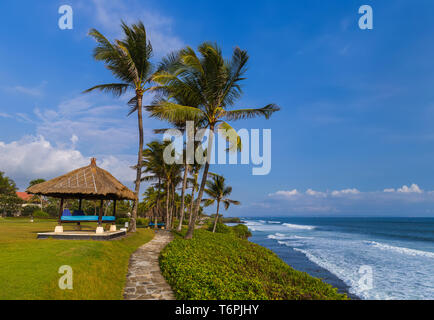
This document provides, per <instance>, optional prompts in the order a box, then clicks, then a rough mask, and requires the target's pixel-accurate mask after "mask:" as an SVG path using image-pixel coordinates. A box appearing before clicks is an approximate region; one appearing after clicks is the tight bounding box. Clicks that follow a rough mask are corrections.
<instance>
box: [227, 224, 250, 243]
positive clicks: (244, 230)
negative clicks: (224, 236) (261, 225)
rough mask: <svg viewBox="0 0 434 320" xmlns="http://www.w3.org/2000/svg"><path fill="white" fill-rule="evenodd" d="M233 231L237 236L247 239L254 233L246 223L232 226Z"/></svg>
mask: <svg viewBox="0 0 434 320" xmlns="http://www.w3.org/2000/svg"><path fill="white" fill-rule="evenodd" d="M232 231H233V232H234V234H235V236H237V237H238V238H240V239H244V240H247V239H248V238H250V237H251V236H252V233H251V232H250V231H249V228H248V227H247V226H246V225H244V224H239V225H236V226H234V227H232Z"/></svg>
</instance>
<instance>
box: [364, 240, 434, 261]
mask: <svg viewBox="0 0 434 320" xmlns="http://www.w3.org/2000/svg"><path fill="white" fill-rule="evenodd" d="M365 243H367V244H369V245H372V246H374V247H375V248H378V249H381V250H389V251H394V252H397V253H402V254H407V255H410V256H420V257H427V258H434V252H429V251H422V250H416V249H410V248H404V247H395V246H391V245H388V244H385V243H380V242H376V241H366V242H365Z"/></svg>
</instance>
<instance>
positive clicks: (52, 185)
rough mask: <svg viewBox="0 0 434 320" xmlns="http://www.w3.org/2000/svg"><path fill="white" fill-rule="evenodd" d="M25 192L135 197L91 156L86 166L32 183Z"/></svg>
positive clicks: (85, 197)
mask: <svg viewBox="0 0 434 320" xmlns="http://www.w3.org/2000/svg"><path fill="white" fill-rule="evenodd" d="M26 192H28V193H31V194H37V195H43V196H49V197H56V198H65V199H89V200H97V199H107V200H115V199H116V200H136V199H137V198H136V195H135V193H134V192H132V191H131V190H130V189H128V188H127V187H125V186H124V185H123V184H122V183H120V182H119V181H118V180H117V179H116V178H115V177H113V176H112V175H111V174H110V173H109V172H107V171H105V170H103V169H101V168H99V167H97V165H96V159H95V158H92V160H91V163H90V165H88V166H87V167H83V168H80V169H77V170H74V171H71V172H70V173H67V174H65V175H63V176H61V177H57V178H54V179H52V180H50V181H46V182H43V183H40V184H37V185H34V186H33V187H30V188H28V189H27V190H26Z"/></svg>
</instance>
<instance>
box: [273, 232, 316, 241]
mask: <svg viewBox="0 0 434 320" xmlns="http://www.w3.org/2000/svg"><path fill="white" fill-rule="evenodd" d="M267 238H268V239H274V240H303V239H306V240H307V239H309V240H311V239H313V238H311V237H302V236H297V235H285V234H283V233H275V234H269V235H268V236H267Z"/></svg>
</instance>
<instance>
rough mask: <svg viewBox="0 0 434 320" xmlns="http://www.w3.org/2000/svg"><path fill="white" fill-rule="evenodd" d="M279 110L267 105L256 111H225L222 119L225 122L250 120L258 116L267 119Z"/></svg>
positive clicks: (275, 106) (277, 107)
mask: <svg viewBox="0 0 434 320" xmlns="http://www.w3.org/2000/svg"><path fill="white" fill-rule="evenodd" d="M279 110H280V107H279V106H277V105H275V104H269V105H267V106H265V107H263V108H258V109H239V110H232V111H227V112H226V113H225V115H224V117H225V118H226V119H227V120H240V119H250V118H255V117H258V116H263V117H265V119H269V118H270V117H271V115H272V114H273V113H274V112H277V111H279Z"/></svg>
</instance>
